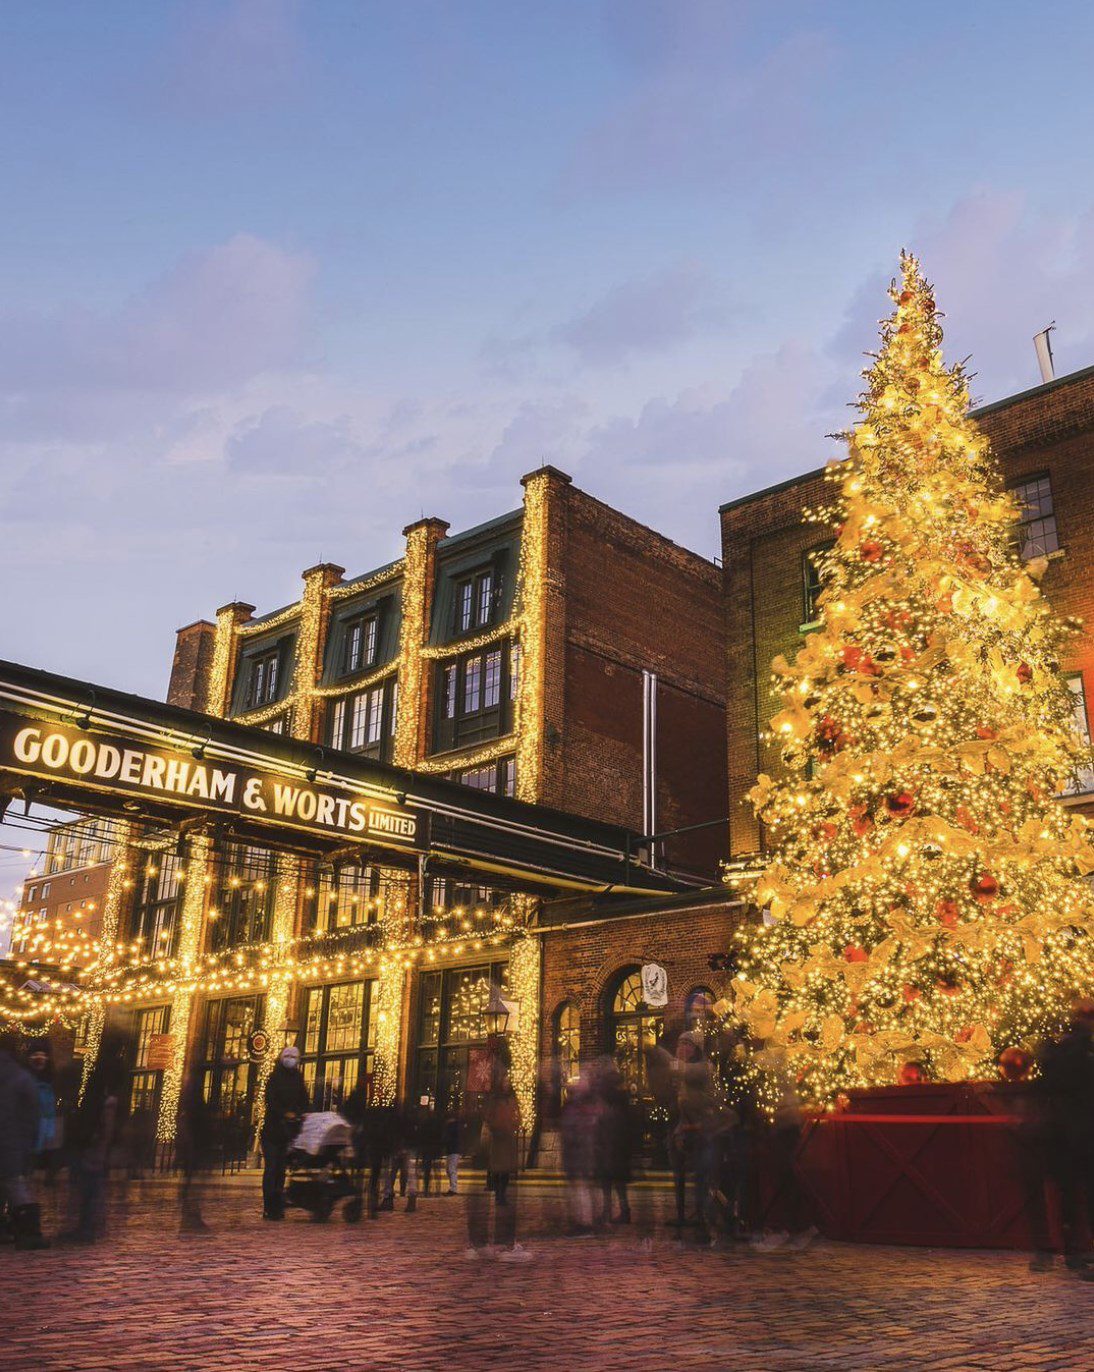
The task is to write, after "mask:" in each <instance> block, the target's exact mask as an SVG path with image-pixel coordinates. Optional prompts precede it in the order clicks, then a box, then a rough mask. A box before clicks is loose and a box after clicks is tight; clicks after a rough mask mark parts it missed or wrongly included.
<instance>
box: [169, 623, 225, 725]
mask: <svg viewBox="0 0 1094 1372" xmlns="http://www.w3.org/2000/svg"><path fill="white" fill-rule="evenodd" d="M215 636H216V627H215V625H213V624H210V623H209V621H208V620H207V619H199V620H198V621H197V623H196V624H187V625H186V627H185V628H184V629H180V630H179V631H178V635H177V637H176V640H175V656H174V660H173V661H172V663H171V680H170V683H169V685H168V687H167V703H168V705H178V706H179V707H180V708H181V709H183V710H202V711H204V709H205V699H206V696H207V694H208V686H209V669H210V667H211V666H212V663H213V642H214V639H215Z"/></svg>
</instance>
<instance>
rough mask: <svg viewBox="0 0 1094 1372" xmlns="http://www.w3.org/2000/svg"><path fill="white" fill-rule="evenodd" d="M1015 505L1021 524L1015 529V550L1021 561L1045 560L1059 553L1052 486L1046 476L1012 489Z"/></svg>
mask: <svg viewBox="0 0 1094 1372" xmlns="http://www.w3.org/2000/svg"><path fill="white" fill-rule="evenodd" d="M1011 494H1012V495H1013V496H1014V498H1015V500H1016V501H1017V502H1018V506H1019V510H1020V514H1019V518H1020V520H1021V523H1020V524H1019V526H1018V533H1017V538H1018V550H1019V555H1020V556H1021V558H1022V559H1023V561H1028V560H1029V559H1030V558H1032V557H1047V556H1048V554H1049V553H1054V552H1056V551H1058V549H1059V547H1060V539H1059V535H1058V534H1057V530H1056V514H1055V509H1054V506H1053V502H1052V483H1051V481H1050V480H1049V478H1048V477H1047V476H1039V477H1035V478H1034V479H1033V480H1032V481H1026V482H1023V483H1022V484H1021V485H1020V486H1015V487H1013V488H1012V492H1011Z"/></svg>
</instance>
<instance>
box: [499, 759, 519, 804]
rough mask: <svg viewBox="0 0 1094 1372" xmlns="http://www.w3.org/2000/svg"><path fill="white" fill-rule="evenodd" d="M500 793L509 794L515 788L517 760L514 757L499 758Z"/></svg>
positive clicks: (512, 792) (514, 790)
mask: <svg viewBox="0 0 1094 1372" xmlns="http://www.w3.org/2000/svg"><path fill="white" fill-rule="evenodd" d="M500 766H501V793H502V795H503V796H511V795H514V794H515V793H516V789H517V762H516V758H512V757H506V758H502V760H501V764H500Z"/></svg>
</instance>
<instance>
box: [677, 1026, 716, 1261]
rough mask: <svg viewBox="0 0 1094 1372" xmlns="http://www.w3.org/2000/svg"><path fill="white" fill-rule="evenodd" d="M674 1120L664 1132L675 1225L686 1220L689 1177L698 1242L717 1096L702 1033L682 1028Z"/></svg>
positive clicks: (707, 1189) (702, 1226)
mask: <svg viewBox="0 0 1094 1372" xmlns="http://www.w3.org/2000/svg"><path fill="white" fill-rule="evenodd" d="M673 1072H674V1076H675V1081H676V1104H675V1116H674V1119H673V1121H672V1125H671V1129H670V1132H669V1162H670V1163H671V1165H672V1176H673V1188H674V1191H675V1197H676V1226H677V1229H679V1230H682V1229H683V1227H684V1225H685V1224H686V1223H687V1222H688V1219H689V1216H688V1215H687V1180H688V1176H689V1174H690V1176H691V1178H692V1183H693V1188H694V1196H695V1210H694V1214H693V1215H692V1216H691V1217H690V1218H691V1219H692V1220H693V1221H694V1223H695V1225H696V1228H697V1231H698V1234H699V1237H700V1238H703V1237H705V1236H706V1235H707V1233H708V1228H707V1226H708V1219H709V1216H708V1204H707V1202H708V1198H709V1192H710V1172H711V1163H712V1150H713V1140H714V1130H715V1124H716V1117H717V1110H718V1095H717V1090H716V1086H715V1081H714V1073H713V1070H712V1069H711V1065H710V1061H709V1059H708V1058H707V1055H706V1046H705V1043H704V1036H703V1034H702V1031H701V1030H698V1029H688V1030H685V1031H684V1033H682V1034H681V1035H680V1037H679V1039H678V1040H677V1042H676V1059H675V1062H674V1064H673Z"/></svg>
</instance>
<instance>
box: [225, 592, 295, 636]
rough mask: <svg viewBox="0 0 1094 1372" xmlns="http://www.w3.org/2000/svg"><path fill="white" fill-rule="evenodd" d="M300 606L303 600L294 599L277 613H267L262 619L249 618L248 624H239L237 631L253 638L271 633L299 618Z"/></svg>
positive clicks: (241, 634) (240, 634)
mask: <svg viewBox="0 0 1094 1372" xmlns="http://www.w3.org/2000/svg"><path fill="white" fill-rule="evenodd" d="M300 607H301V601H299V600H294V601H293V603H292V604H291V605H286V606H285V608H284V609H283V610H278V612H277V613H276V614H273V615H266V616H265V617H264V618H262V619H252V620H248V622H247V623H246V624H238V625H237V626H236V630H235V631H236V633H237V634H238V635H239V637H240V638H252V637H256V636H258V635H261V634H268V633H271V632H272V631H273V630H274V629H280V628H282V627H283V626H284V625H286V624H291V623H292V622H293V620H294V619H297V618H298V617H299V615H300Z"/></svg>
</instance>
